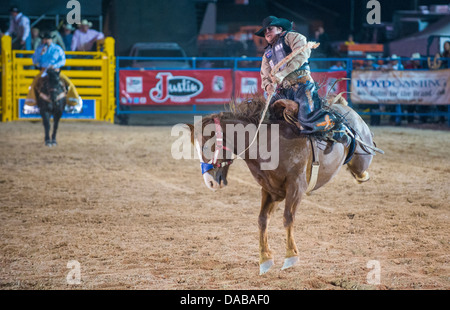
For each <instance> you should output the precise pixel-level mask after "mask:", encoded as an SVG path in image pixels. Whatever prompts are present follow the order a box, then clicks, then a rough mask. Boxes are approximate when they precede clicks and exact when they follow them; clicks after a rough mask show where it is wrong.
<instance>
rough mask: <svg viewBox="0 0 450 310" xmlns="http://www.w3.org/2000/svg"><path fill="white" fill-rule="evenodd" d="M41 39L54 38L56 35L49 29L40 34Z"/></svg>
mask: <svg viewBox="0 0 450 310" xmlns="http://www.w3.org/2000/svg"><path fill="white" fill-rule="evenodd" d="M40 37H41V39H53V37H54V36H52V34H51V33H50V32H48V31H46V32H44V33H42V34H41V35H40Z"/></svg>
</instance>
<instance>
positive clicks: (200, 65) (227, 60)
mask: <svg viewBox="0 0 450 310" xmlns="http://www.w3.org/2000/svg"><path fill="white" fill-rule="evenodd" d="M390 60H392V59H390V58H378V59H376V60H375V61H377V62H388V61H390ZM398 60H399V61H400V62H402V61H403V62H405V61H410V60H419V61H420V62H421V64H422V65H423V67H426V66H427V61H428V59H427V58H420V59H413V58H406V57H402V58H399V59H398ZM443 60H444V61H447V66H448V67H449V68H450V59H449V58H447V59H443ZM141 61H142V62H150V61H172V62H173V63H174V67H157V66H152V67H151V66H147V67H136V66H131V65H130V64H131V63H133V62H134V64H135V65H136V63H139V62H141ZM364 61H374V59H368V58H364V57H361V58H356V57H355V58H310V59H309V62H310V66H311V71H312V72H332V71H337V70H342V71H346V73H347V77H348V78H351V77H352V71H353V70H354V69H355V67H356V66H355V65H356V64H358V63H359V62H364ZM177 62H179V63H183V66H178V67H177V65H176V63H177ZM338 62H339V63H341V64H342V68H337V69H336V70H333V69H331V67H332V64H336V63H338ZM186 63H187V64H188V66H189V68H188V69H186ZM260 65H261V58H260V57H239V58H237V57H180V58H173V57H164V58H161V57H117V58H116V68H117V70H116V98H117V100H119V98H120V96H119V73H120V71H121V70H160V71H164V70H203V69H224V68H227V69H232V70H233V71H238V70H240V71H259V70H260ZM401 70H402V71H410V70H415V71H417V70H421V71H426V70H429V69H426V68H423V69H401ZM347 89H348V90H350V91H351V81H347ZM348 97H349V98H348V101H349V104H350V105H351V106H352V107H353V108H355V109H356V110H357V112H358V113H359V114H361V115H367V116H370V117H374V118H376V117H381V116H393V117H396V118H397V119H396V121H398V120H399V118H401V117H428V116H431V117H446V118H447V119H448V124H449V126H450V102H449V103H448V104H447V105H444V107H445V106H446V107H445V108H446V111H437V110H436V109H435V110H433V111H428V112H405V111H403V110H402V107H405V106H406V105H407V104H389V107H390V109H393V111H380V110H378V109H376V107H378V104H373V103H367V104H366V103H352V101H351V98H350V96H348ZM367 106H369V107H372V108H368V107H367ZM189 108H190V109H189ZM221 110H222V109H218V108H217V109H213V110H204V109H199V108H198V106H197V105H195V104H193V105H192V104H191V105H186V106H183V107H182V109H181V106H179V105H177V106H176V107H172V108H168V107H166V108H165V109H161V108H157V109H155V106H152V105H149V106H147V107H141V108H140V109H133V108H132V107H129V106H125V105H124V106H122V105H121V104H120V102H117V105H116V114H117V115H120V114H207V113H214V112H218V111H221Z"/></svg>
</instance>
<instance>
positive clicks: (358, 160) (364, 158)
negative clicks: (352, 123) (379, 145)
mask: <svg viewBox="0 0 450 310" xmlns="http://www.w3.org/2000/svg"><path fill="white" fill-rule="evenodd" d="M356 150H357V151H356V152H357V153H360V152H361V153H363V152H364V151H362V150H358V148H357V149H356ZM372 157H373V155H370V154H362V155H353V158H352V160H351V161H350V162H349V163H348V164H347V167H348V170H349V171H350V173H351V174H352V176H353V177H354V178H355V180H356V182H358V183H363V182H367V181H369V179H370V174H369V172H368V171H367V169H368V168H369V166H370V163H371V162H372Z"/></svg>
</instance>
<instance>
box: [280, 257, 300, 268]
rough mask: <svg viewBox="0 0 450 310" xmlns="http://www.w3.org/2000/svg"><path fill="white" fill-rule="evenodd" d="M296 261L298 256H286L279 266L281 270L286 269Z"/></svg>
mask: <svg viewBox="0 0 450 310" xmlns="http://www.w3.org/2000/svg"><path fill="white" fill-rule="evenodd" d="M297 262H298V256H292V257H288V258H286V259H285V260H284V264H283V267H281V270H284V269H288V268H291V267H293V266H294V265H295V264H297Z"/></svg>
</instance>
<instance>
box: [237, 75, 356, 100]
mask: <svg viewBox="0 0 450 310" xmlns="http://www.w3.org/2000/svg"><path fill="white" fill-rule="evenodd" d="M234 74H235V75H234V80H235V83H236V87H235V94H234V95H235V97H236V98H240V99H242V98H245V97H247V96H249V95H251V94H254V93H257V92H261V91H262V90H261V75H260V73H259V71H235V72H234ZM311 76H312V78H313V79H314V81H316V82H317V83H318V84H319V85H321V88H320V89H319V94H320V95H321V96H324V95H325V94H326V93H327V91H328V90H330V88H331V87H332V86H333V84H334V82H335V81H336V80H337V79H340V78H345V77H347V72H346V71H329V72H312V73H311ZM346 91H347V81H341V82H339V83H336V84H335V85H334V87H333V89H331V90H330V92H329V93H330V94H336V95H337V94H339V93H341V92H346ZM344 98H347V96H346V95H344Z"/></svg>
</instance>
